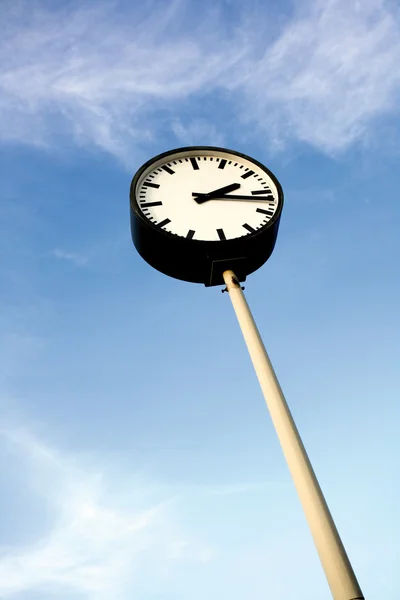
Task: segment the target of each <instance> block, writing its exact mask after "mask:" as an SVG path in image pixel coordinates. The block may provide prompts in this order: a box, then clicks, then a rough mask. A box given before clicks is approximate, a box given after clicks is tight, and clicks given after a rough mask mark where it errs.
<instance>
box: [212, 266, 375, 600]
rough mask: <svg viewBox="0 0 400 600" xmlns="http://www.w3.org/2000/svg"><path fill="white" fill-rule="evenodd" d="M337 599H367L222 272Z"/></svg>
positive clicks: (229, 278) (236, 287)
mask: <svg viewBox="0 0 400 600" xmlns="http://www.w3.org/2000/svg"><path fill="white" fill-rule="evenodd" d="M223 277H224V281H225V283H226V287H227V291H228V292H229V296H230V298H231V301H232V304H233V308H234V310H235V312H236V316H237V319H238V321H239V325H240V328H241V330H242V333H243V337H244V339H245V342H246V345H247V349H248V351H249V354H250V357H251V360H252V362H253V365H254V369H255V371H256V374H257V377H258V381H259V382H260V386H261V389H262V392H263V394H264V398H265V401H266V403H267V407H268V410H269V412H270V415H271V418H272V422H273V424H274V427H275V430H276V433H277V435H278V438H279V441H280V444H281V446H282V450H283V454H284V456H285V458H286V462H287V464H288V467H289V470H290V473H291V475H292V478H293V481H294V484H295V486H296V489H297V493H298V495H299V497H300V501H301V504H302V506H303V510H304V513H305V515H306V519H307V521H308V525H309V527H310V530H311V534H312V536H313V538H314V543H315V546H316V548H317V551H318V554H319V558H320V560H321V563H322V567H323V569H324V571H325V575H326V578H327V580H328V584H329V587H330V589H331V592H332V596H333V598H334V600H364V596H363V594H362V592H361V589H360V586H359V585H358V582H357V579H356V576H355V574H354V571H353V569H352V566H351V564H350V561H349V559H348V556H347V554H346V551H345V549H344V546H343V543H342V541H341V539H340V537H339V533H338V531H337V529H336V526H335V523H334V521H333V519H332V516H331V514H330V512H329V508H328V505H327V504H326V501H325V498H324V496H323V494H322V491H321V488H320V486H319V483H318V481H317V478H316V476H315V473H314V471H313V468H312V466H311V463H310V460H309V458H308V456H307V453H306V450H305V448H304V446H303V442H302V441H301V438H300V435H299V432H298V431H297V427H296V425H295V422H294V420H293V417H292V415H291V413H290V410H289V407H288V405H287V403H286V400H285V397H284V395H283V392H282V390H281V387H280V385H279V382H278V379H277V377H276V375H275V373H274V370H273V367H272V365H271V362H270V360H269V357H268V354H267V351H266V350H265V347H264V344H263V341H262V339H261V336H260V333H259V331H258V329H257V325H256V324H255V321H254V319H253V316H252V314H251V312H250V308H249V305H248V304H247V301H246V298H245V297H244V294H243V292H242V289H241V287H240V283H239V281H238V279H237V278H236V275H235V274H234V272H233V271H225V272H224V274H223Z"/></svg>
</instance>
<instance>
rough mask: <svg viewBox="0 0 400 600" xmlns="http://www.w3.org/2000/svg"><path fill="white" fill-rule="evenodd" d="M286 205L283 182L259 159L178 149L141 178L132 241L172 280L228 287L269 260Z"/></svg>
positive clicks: (134, 188) (136, 182)
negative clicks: (231, 279) (231, 276)
mask: <svg viewBox="0 0 400 600" xmlns="http://www.w3.org/2000/svg"><path fill="white" fill-rule="evenodd" d="M282 206H283V192H282V188H281V186H280V184H279V182H278V180H277V179H276V177H275V176H274V175H273V174H272V173H271V171H270V170H269V169H267V168H266V167H265V166H264V165H262V164H261V163H260V162H258V161H257V160H255V159H253V158H250V157H249V156H246V155H245V154H241V153H239V152H235V151H233V150H227V149H225V148H217V147H214V146H191V147H186V148H178V149H176V150H170V151H169V152H164V153H163V154H160V155H158V156H156V157H155V158H152V159H151V160H149V161H148V162H146V163H145V164H144V165H143V166H142V167H140V169H139V170H138V171H137V173H136V174H135V176H134V178H133V180H132V184H131V190H130V216H131V232H132V240H133V243H134V245H135V247H136V249H137V251H138V252H139V254H140V255H141V256H142V258H144V259H145V260H146V261H147V262H148V263H149V264H150V265H151V266H153V267H154V268H156V269H158V270H159V271H161V272H162V273H165V274H166V275H169V276H171V277H175V278H177V279H182V280H184V281H190V282H194V283H203V284H205V285H206V286H211V285H222V284H223V283H224V281H223V277H222V273H223V272H224V271H226V270H227V269H232V270H233V271H235V273H236V275H237V277H238V279H239V281H244V280H245V279H246V276H247V275H249V274H250V273H252V272H254V271H255V270H256V269H258V268H259V267H260V266H261V265H263V264H264V263H265V262H266V260H268V258H269V257H270V255H271V253H272V251H273V249H274V245H275V241H276V237H277V234H278V228H279V220H280V216H281V212H282Z"/></svg>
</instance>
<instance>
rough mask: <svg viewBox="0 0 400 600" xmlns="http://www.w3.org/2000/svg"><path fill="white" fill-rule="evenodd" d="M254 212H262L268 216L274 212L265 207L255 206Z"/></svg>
mask: <svg viewBox="0 0 400 600" xmlns="http://www.w3.org/2000/svg"><path fill="white" fill-rule="evenodd" d="M256 212H259V213H262V214H263V215H269V216H270V217H271V216H272V215H273V214H274V211H273V210H271V209H269V210H265V208H257V209H256Z"/></svg>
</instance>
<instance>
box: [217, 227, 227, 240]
mask: <svg viewBox="0 0 400 600" xmlns="http://www.w3.org/2000/svg"><path fill="white" fill-rule="evenodd" d="M217 233H218V237H219V239H220V240H226V236H225V233H224V230H223V229H217Z"/></svg>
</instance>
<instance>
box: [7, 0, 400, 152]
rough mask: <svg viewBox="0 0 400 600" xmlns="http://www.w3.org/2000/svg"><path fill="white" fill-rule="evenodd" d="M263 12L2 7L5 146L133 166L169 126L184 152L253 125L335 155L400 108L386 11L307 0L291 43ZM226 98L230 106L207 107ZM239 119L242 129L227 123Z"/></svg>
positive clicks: (394, 28)
mask: <svg viewBox="0 0 400 600" xmlns="http://www.w3.org/2000/svg"><path fill="white" fill-rule="evenodd" d="M256 4H257V3H255V4H253V3H249V5H247V6H246V11H245V12H246V18H241V17H240V16H239V15H237V18H236V17H235V8H236V10H239V6H240V5H239V4H237V5H235V6H233V5H232V8H229V7H228V8H229V11H230V22H231V25H230V26H228V25H226V13H225V12H224V9H223V7H224V3H219V4H215V5H213V6H214V8H213V10H207V11H200V12H199V9H198V5H197V4H196V3H190V2H189V3H188V2H184V1H183V0H175V1H173V2H169V3H168V4H167V8H166V6H165V3H163V4H162V6H163V10H160V5H159V4H158V3H157V2H154V0H153V1H150V2H147V3H144V4H141V5H140V6H141V7H140V8H139V7H138V6H137V5H135V7H136V8H135V9H134V11H135V12H134V13H130V14H124V13H123V11H120V7H119V5H118V3H116V4H109V5H104V4H102V5H100V4H96V7H95V8H92V7H91V5H89V4H88V6H87V7H85V6H82V4H81V5H79V4H66V5H65V6H64V8H62V9H57V10H54V11H53V12H48V11H46V9H45V8H43V7H42V8H41V9H39V8H38V6H40V5H38V4H37V3H28V2H23V1H22V2H19V3H14V2H6V3H3V6H2V15H3V17H2V20H3V22H2V23H1V25H2V39H1V42H0V44H1V46H0V64H1V65H2V67H1V75H0V98H1V99H0V110H1V114H2V118H1V128H0V131H1V133H0V135H1V137H2V139H3V140H8V141H16V142H25V143H29V144H36V145H42V146H43V145H50V144H51V145H52V144H54V143H56V142H57V139H55V138H57V136H58V135H66V136H68V137H69V136H70V137H71V138H73V139H74V141H75V142H77V143H80V144H89V145H95V146H97V147H100V148H102V149H104V150H106V151H107V152H110V153H112V154H114V155H116V156H118V157H120V158H121V157H122V158H124V159H127V157H128V156H130V155H131V153H132V150H133V149H135V148H138V147H139V146H140V145H141V144H143V143H145V142H146V141H148V140H151V139H153V138H158V139H160V138H161V136H162V133H163V132H162V128H163V127H168V128H169V130H170V131H171V130H172V131H173V132H175V134H176V136H177V138H178V139H179V140H183V139H188V140H189V139H190V140H191V139H192V138H193V136H196V132H199V133H200V135H203V136H205V137H206V138H207V140H209V142H208V143H211V142H212V141H213V139H214V138H215V140H217V143H218V140H220V139H223V137H221V136H223V135H224V133H226V132H229V133H230V135H231V136H234V135H235V132H236V133H237V130H238V121H240V115H242V114H243V115H245V119H247V120H248V121H249V122H251V123H252V131H253V135H254V138H256V134H255V133H254V128H257V131H259V130H260V129H261V130H262V131H263V132H264V133H263V135H265V136H266V139H267V141H268V142H269V143H271V141H272V142H274V143H275V144H281V145H282V144H285V143H287V141H289V140H291V139H295V140H301V141H304V142H307V143H310V144H313V145H314V146H316V147H318V148H320V149H323V150H324V151H328V152H330V151H337V150H341V149H344V148H347V147H348V146H349V145H350V144H352V143H354V142H355V141H357V140H362V139H363V136H364V134H365V131H366V129H367V128H368V126H369V125H370V124H371V122H373V120H374V118H375V117H378V116H380V115H384V114H387V113H390V112H392V111H395V110H396V101H397V99H398V95H399V89H400V74H399V69H398V66H397V65H398V61H399V58H400V35H399V33H400V30H399V23H398V21H397V20H396V15H395V13H394V12H391V10H393V11H394V9H391V8H389V5H388V4H387V3H386V2H383V0H368V1H367V2H355V3H348V2H347V1H346V0H329V1H326V0H320V1H318V2H300V1H299V2H298V6H299V10H296V11H295V12H294V14H293V15H292V16H291V17H290V18H289V19H288V20H286V23H285V24H284V26H283V27H282V26H281V28H280V30H279V31H275V29H274V27H275V25H276V23H277V22H278V20H277V19H276V16H275V15H273V14H270V12H267V9H265V15H262V18H260V14H259V11H260V10H261V9H260V6H258V7H257V8H256ZM253 7H254V12H252V11H253ZM191 8H192V9H193V12H194V14H191V12H190V9H191ZM228 8H227V6H226V5H225V10H228ZM132 10H133V9H132ZM257 11H258V12H257ZM196 13H197V14H196ZM235 18H236V21H235ZM281 21H282V20H281V19H280V20H279V22H281ZM232 23H233V24H232ZM265 40H267V41H266V42H265ZM214 92H218V93H220V92H222V96H223V99H221V98H220V99H219V101H218V102H217V101H216V100H215V99H214V100H212V99H210V100H209V101H208V102H209V106H208V108H207V107H206V106H205V104H204V99H205V98H206V99H207V98H211V96H210V94H212V93H214ZM199 106H201V109H202V113H201V117H200V116H196V115H193V111H197V110H198V108H199ZM235 107H236V108H235ZM227 108H229V109H230V112H227V110H226V109H227ZM216 109H217V110H216ZM182 113H188V114H189V117H188V119H187V121H186V120H185V119H183V120H182V118H181V115H182ZM191 113H192V114H191ZM227 114H236V117H235V119H234V121H235V122H234V123H233V122H230V123H224V119H226V118H227V117H226V115H227ZM60 117H61V118H60ZM232 120H233V118H232V117H230V121H232ZM190 121H191V122H190ZM221 122H222V125H221V124H220V123H221ZM182 123H185V124H184V125H183V124H182ZM202 123H206V125H205V126H202V125H201V124H202ZM257 139H258V135H257Z"/></svg>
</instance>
